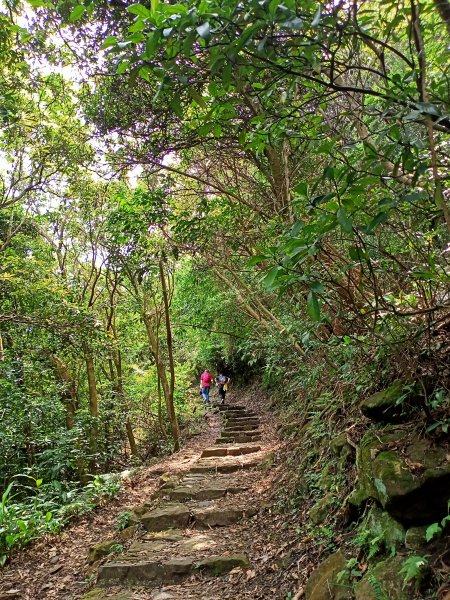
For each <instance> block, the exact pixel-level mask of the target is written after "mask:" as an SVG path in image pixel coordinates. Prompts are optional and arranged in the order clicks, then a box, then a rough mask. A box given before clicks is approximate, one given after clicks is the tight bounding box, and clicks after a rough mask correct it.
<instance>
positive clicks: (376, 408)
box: [359, 380, 422, 423]
mask: <svg viewBox="0 0 450 600" xmlns="http://www.w3.org/2000/svg"><path fill="white" fill-rule="evenodd" d="M421 396H422V394H421V393H420V390H419V389H418V387H417V386H414V385H409V386H407V385H406V384H405V382H404V381H401V380H397V381H394V383H392V384H391V385H390V386H389V387H387V388H385V389H384V390H382V391H381V392H377V393H376V394H373V395H372V396H369V397H368V398H365V399H364V400H363V401H362V402H361V404H360V405H359V406H360V409H361V412H362V413H363V415H364V416H366V417H367V418H369V419H371V420H372V421H377V422H385V423H397V422H398V421H402V420H403V419H404V418H406V417H407V416H408V413H409V410H408V409H410V407H411V405H412V404H415V403H417V401H418V400H419V399H420V398H421Z"/></svg>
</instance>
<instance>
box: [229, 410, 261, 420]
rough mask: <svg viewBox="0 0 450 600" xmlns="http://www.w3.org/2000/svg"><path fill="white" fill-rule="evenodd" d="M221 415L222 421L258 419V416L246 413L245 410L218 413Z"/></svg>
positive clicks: (253, 413) (249, 412)
mask: <svg viewBox="0 0 450 600" xmlns="http://www.w3.org/2000/svg"><path fill="white" fill-rule="evenodd" d="M220 414H221V415H222V417H223V418H224V419H229V418H236V419H239V418H242V419H243V418H247V417H249V418H256V417H259V415H258V414H256V413H255V412H253V411H247V410H242V411H241V410H226V411H221V413H220Z"/></svg>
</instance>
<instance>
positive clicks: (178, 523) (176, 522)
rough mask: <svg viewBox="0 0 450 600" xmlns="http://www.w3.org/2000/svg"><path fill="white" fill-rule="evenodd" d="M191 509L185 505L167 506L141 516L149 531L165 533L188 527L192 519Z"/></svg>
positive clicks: (174, 504)
mask: <svg viewBox="0 0 450 600" xmlns="http://www.w3.org/2000/svg"><path fill="white" fill-rule="evenodd" d="M190 516H191V515H190V512H189V509H188V508H186V506H184V504H178V503H173V504H166V505H165V506H161V507H159V508H155V509H154V510H151V511H149V512H146V513H144V514H143V515H142V516H141V522H142V524H143V526H144V528H145V529H146V530H147V531H163V530H165V529H171V528H174V527H178V528H183V527H186V526H187V524H188V522H189V519H190Z"/></svg>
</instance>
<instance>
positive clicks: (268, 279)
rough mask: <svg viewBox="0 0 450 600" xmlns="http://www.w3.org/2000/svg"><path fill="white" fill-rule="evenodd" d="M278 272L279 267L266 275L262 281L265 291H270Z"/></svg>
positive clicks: (273, 268)
mask: <svg viewBox="0 0 450 600" xmlns="http://www.w3.org/2000/svg"><path fill="white" fill-rule="evenodd" d="M279 272H280V267H272V269H270V271H269V272H268V273H267V275H266V276H265V277H264V279H263V285H264V286H265V287H266V288H267V289H272V288H273V285H274V283H275V280H276V278H277V277H278V273H279Z"/></svg>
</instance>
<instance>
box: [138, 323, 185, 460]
mask: <svg viewBox="0 0 450 600" xmlns="http://www.w3.org/2000/svg"><path fill="white" fill-rule="evenodd" d="M142 319H143V321H144V325H145V329H146V332H147V338H148V341H149V346H150V351H151V353H152V355H153V358H154V359H155V362H156V369H157V371H158V376H159V377H160V380H161V385H162V389H163V393H164V399H165V401H166V409H167V414H168V415H169V421H170V429H171V432H172V438H173V443H174V449H175V450H179V449H180V428H179V426H178V421H177V416H176V414H175V407H174V405H173V396H171V394H170V390H171V385H170V383H169V381H168V379H167V373H166V368H165V365H164V362H163V360H162V358H161V353H160V352H159V350H158V339H157V337H156V334H155V332H154V330H153V327H152V322H151V318H150V316H149V315H148V314H146V313H145V312H144V313H143V315H142Z"/></svg>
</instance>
